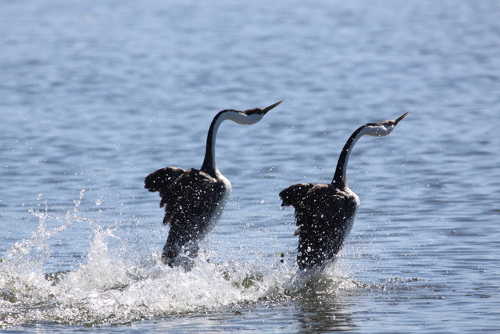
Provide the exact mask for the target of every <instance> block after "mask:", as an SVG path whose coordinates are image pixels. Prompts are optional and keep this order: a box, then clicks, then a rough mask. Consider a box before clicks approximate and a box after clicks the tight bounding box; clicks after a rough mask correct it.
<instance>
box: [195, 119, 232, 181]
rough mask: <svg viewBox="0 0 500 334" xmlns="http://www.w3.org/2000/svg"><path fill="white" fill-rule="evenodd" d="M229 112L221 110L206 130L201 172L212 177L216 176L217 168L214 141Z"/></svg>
mask: <svg viewBox="0 0 500 334" xmlns="http://www.w3.org/2000/svg"><path fill="white" fill-rule="evenodd" d="M228 115H229V112H228V111H226V110H223V111H221V112H219V113H218V114H217V115H215V117H214V119H213V120H212V123H211V124H210V128H209V129H208V135H207V144H206V147H205V159H204V160H203V164H202V165H201V170H202V171H204V172H205V173H208V174H209V175H210V176H212V177H216V176H217V167H216V166H215V141H216V137H217V131H218V130H219V126H220V125H221V123H222V122H223V121H224V120H226V119H228V118H229V117H228Z"/></svg>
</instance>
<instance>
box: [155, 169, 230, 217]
mask: <svg viewBox="0 0 500 334" xmlns="http://www.w3.org/2000/svg"><path fill="white" fill-rule="evenodd" d="M225 192H226V189H225V187H224V183H222V182H221V181H219V180H217V179H216V178H214V177H211V176H210V175H208V174H206V173H204V172H202V171H200V170H196V169H191V170H189V171H187V172H185V173H183V174H182V175H181V176H180V177H179V178H177V179H176V180H175V182H174V184H173V185H172V188H171V196H169V199H168V202H167V214H166V215H165V219H164V223H165V224H168V223H172V222H180V223H183V222H188V221H192V220H193V219H194V218H195V217H197V218H199V219H207V220H209V219H210V218H211V217H212V215H213V213H214V212H215V210H216V209H217V207H218V206H219V205H221V201H222V199H223V197H224V194H225Z"/></svg>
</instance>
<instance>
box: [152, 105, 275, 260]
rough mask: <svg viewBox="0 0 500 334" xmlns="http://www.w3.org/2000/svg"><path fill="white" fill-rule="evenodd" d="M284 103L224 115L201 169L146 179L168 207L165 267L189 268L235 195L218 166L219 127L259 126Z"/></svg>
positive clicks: (211, 133) (213, 127)
mask: <svg viewBox="0 0 500 334" xmlns="http://www.w3.org/2000/svg"><path fill="white" fill-rule="evenodd" d="M280 103H281V101H279V102H276V103H274V104H272V105H270V106H268V107H266V108H263V109H259V108H257V109H251V110H246V111H238V110H222V111H220V112H219V113H217V115H215V117H214V119H213V120H212V123H211V124H210V128H209V130H208V136H207V143H206V149H205V159H204V160H203V164H202V166H201V169H194V168H193V169H189V170H184V169H181V168H178V167H165V168H162V169H159V170H157V171H155V172H153V173H151V174H149V175H148V176H147V177H146V179H145V181H144V187H145V188H146V189H148V190H149V191H152V192H155V191H158V192H159V193H160V197H161V201H160V207H165V217H164V218H163V223H164V224H170V231H169V234H168V238H167V242H166V243H165V246H164V247H163V253H162V261H163V263H165V264H168V265H169V266H174V265H179V264H180V265H183V266H184V267H189V265H190V264H191V263H192V259H193V258H195V257H196V256H197V255H198V243H199V242H200V240H202V239H203V237H204V236H205V235H206V234H207V233H208V232H210V230H211V229H212V228H213V227H214V225H215V223H216V221H217V219H218V218H219V216H220V215H221V213H222V210H223V208H224V202H225V199H226V197H227V195H228V193H229V192H230V191H231V183H230V182H229V180H228V179H227V178H226V177H224V175H222V173H221V172H220V171H219V169H217V167H216V165H215V141H216V135H217V130H218V129H219V126H220V125H221V124H222V122H223V121H225V120H231V121H233V122H236V123H238V124H255V123H257V122H259V121H260V120H261V119H262V118H263V117H264V115H265V114H266V113H267V112H268V111H269V110H271V109H273V108H274V107H276V106H277V105H278V104H280Z"/></svg>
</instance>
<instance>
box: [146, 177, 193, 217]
mask: <svg viewBox="0 0 500 334" xmlns="http://www.w3.org/2000/svg"><path fill="white" fill-rule="evenodd" d="M185 172H186V171H185V170H184V169H182V168H178V167H165V168H162V169H158V170H157V171H155V172H153V173H151V174H149V175H148V176H146V178H145V179H144V188H146V189H147V190H149V191H151V192H155V191H158V192H159V193H160V197H161V201H160V207H163V206H165V204H166V203H167V202H168V198H169V196H170V193H171V188H172V186H173V185H174V183H175V181H176V180H177V178H179V176H181V175H182V174H183V173H185Z"/></svg>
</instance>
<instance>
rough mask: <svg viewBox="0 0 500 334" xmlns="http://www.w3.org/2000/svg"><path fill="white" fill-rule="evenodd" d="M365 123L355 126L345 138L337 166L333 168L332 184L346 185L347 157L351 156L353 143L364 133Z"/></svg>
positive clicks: (339, 186)
mask: <svg viewBox="0 0 500 334" xmlns="http://www.w3.org/2000/svg"><path fill="white" fill-rule="evenodd" d="M365 129H366V125H363V126H361V127H359V128H357V129H356V130H355V131H354V132H353V133H352V135H351V136H350V137H349V139H347V142H346V143H345V145H344V148H343V149H342V152H341V153H340V157H339V161H338V162H337V168H336V170H335V175H334V177H333V180H332V184H335V185H336V186H337V187H338V188H341V189H343V188H345V187H347V177H346V171H347V164H348V162H349V157H350V156H351V151H352V149H353V148H354V144H356V142H357V141H358V140H359V138H361V137H362V136H363V135H365V134H366V130H365Z"/></svg>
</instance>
